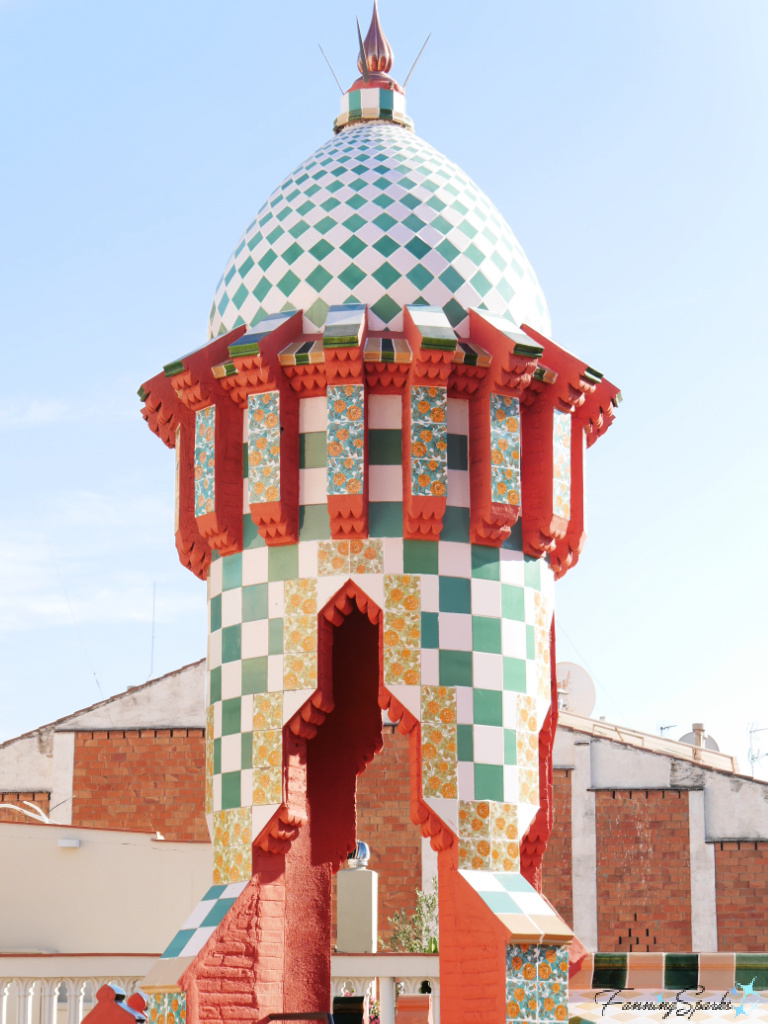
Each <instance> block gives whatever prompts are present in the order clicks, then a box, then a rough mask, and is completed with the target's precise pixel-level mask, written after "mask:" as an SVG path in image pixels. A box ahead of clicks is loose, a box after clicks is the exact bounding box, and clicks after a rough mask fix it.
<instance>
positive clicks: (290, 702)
mask: <svg viewBox="0 0 768 1024" xmlns="http://www.w3.org/2000/svg"><path fill="white" fill-rule="evenodd" d="M313 692H314V691H313V690H286V691H285V693H284V694H283V725H285V723H286V722H289V721H290V720H291V719H292V718H293V716H294V715H295V714H296V712H297V711H298V710H299V708H300V707H302V706H303V705H304V704H306V702H307V701H308V700H309V698H310V697H311V696H312V694H313Z"/></svg>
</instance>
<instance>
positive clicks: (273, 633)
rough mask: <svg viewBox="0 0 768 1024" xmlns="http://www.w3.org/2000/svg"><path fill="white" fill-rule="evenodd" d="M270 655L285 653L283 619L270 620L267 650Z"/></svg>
mask: <svg viewBox="0 0 768 1024" xmlns="http://www.w3.org/2000/svg"><path fill="white" fill-rule="evenodd" d="M267 650H268V652H269V653H270V654H282V653H283V620H282V619H270V620H269V646H268V648H267Z"/></svg>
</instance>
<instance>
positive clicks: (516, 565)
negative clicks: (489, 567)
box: [499, 548, 525, 587]
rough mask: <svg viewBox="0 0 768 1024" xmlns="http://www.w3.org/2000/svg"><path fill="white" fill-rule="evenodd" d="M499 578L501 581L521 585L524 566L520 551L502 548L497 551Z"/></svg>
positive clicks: (523, 576) (523, 579) (523, 580)
mask: <svg viewBox="0 0 768 1024" xmlns="http://www.w3.org/2000/svg"><path fill="white" fill-rule="evenodd" d="M499 555H500V561H499V579H500V580H501V582H502V583H512V584H513V585H514V586H516V587H522V586H523V585H524V583H525V566H524V562H523V553H522V551H510V550H509V549H508V548H502V549H501V550H500V552H499Z"/></svg>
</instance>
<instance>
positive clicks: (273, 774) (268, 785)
mask: <svg viewBox="0 0 768 1024" xmlns="http://www.w3.org/2000/svg"><path fill="white" fill-rule="evenodd" d="M282 775H283V770H282V767H280V768H254V771H253V803H254V805H255V806H256V807H263V806H264V805H265V804H280V803H282V802H283V789H282Z"/></svg>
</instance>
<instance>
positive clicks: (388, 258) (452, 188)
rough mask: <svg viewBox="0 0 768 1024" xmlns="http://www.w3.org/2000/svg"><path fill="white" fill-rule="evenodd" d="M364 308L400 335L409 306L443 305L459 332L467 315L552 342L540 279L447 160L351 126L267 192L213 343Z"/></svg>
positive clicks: (224, 280)
mask: <svg viewBox="0 0 768 1024" xmlns="http://www.w3.org/2000/svg"><path fill="white" fill-rule="evenodd" d="M355 302H358V303H367V304H368V306H369V307H370V308H371V311H372V314H373V317H372V319H371V326H372V327H374V329H381V328H383V327H385V326H389V327H390V328H391V329H392V330H400V329H401V327H402V309H403V307H404V306H405V305H407V304H415V303H418V304H423V305H431V306H439V307H440V308H441V309H442V310H443V311H444V313H445V315H446V316H447V317H448V319H449V321H450V323H451V324H452V325H453V326H454V327H457V328H458V329H459V331H460V332H465V326H466V323H467V314H466V310H467V309H468V308H469V307H478V308H480V309H487V310H490V311H493V312H496V313H507V314H509V315H510V316H511V317H512V319H513V320H514V321H515V322H516V323H523V322H525V323H528V324H530V325H531V326H532V327H535V328H536V329H537V330H540V331H541V332H542V333H543V334H546V335H548V334H549V332H550V324H549V314H548V312H547V307H546V303H545V300H544V296H543V294H542V292H541V288H540V287H539V284H538V281H537V279H536V275H535V274H534V271H533V269H532V267H531V265H530V263H529V262H528V259H527V257H526V256H525V253H524V252H523V250H522V248H521V247H520V245H519V243H518V241H517V239H516V238H515V237H514V235H513V234H512V232H511V230H510V229H509V226H508V225H507V224H506V222H505V221H504V219H503V218H502V216H501V215H500V214H499V212H498V210H496V208H495V207H494V206H493V204H492V203H491V202H490V201H489V200H488V199H487V198H486V196H485V195H483V193H482V192H481V191H480V190H479V189H478V188H477V186H476V185H475V184H474V183H473V182H472V181H471V180H470V179H469V178H468V177H467V176H466V175H465V174H464V173H463V172H462V171H461V170H460V169H459V168H458V167H457V166H456V165H455V164H453V163H452V162H451V161H449V160H448V159H446V158H445V157H444V156H442V155H441V154H440V153H438V152H437V151H436V150H434V149H433V148H432V147H431V146H429V145H428V144H427V143H426V142H424V141H423V140H421V139H419V138H418V137H417V136H415V135H413V134H412V133H411V132H409V131H407V130H404V129H400V128H398V127H397V126H393V125H381V124H369V125H360V126H355V127H350V128H347V129H345V130H344V131H342V132H341V133H340V134H339V135H336V136H334V137H333V138H331V139H329V140H328V141H327V142H326V143H324V144H323V145H322V146H321V147H320V148H319V149H318V150H317V151H316V152H315V153H313V154H312V155H311V156H310V157H309V158H308V159H307V160H305V161H304V162H303V163H302V164H301V165H300V166H299V167H297V168H296V170H295V171H294V172H293V173H292V174H290V175H289V176H288V177H287V178H286V179H285V180H284V181H283V182H282V184H281V185H280V186H279V187H278V188H277V189H276V190H275V192H273V193H272V195H271V196H270V197H269V199H268V200H267V201H266V203H265V204H264V205H263V206H262V208H261V209H260V210H259V213H258V214H257V216H256V217H255V218H254V220H253V221H252V222H251V224H249V225H248V227H247V228H246V230H245V233H244V234H243V236H242V238H241V239H240V241H239V242H238V244H237V246H236V247H235V251H234V253H233V254H232V256H231V258H230V260H229V261H228V263H227V265H226V267H225V269H224V273H223V275H222V277H221V280H220V281H219V284H218V285H217V288H216V294H215V297H214V300H213V304H212V306H211V313H210V320H209V328H208V330H209V336H210V337H215V336H217V335H219V334H221V333H222V332H224V331H228V330H231V329H232V328H234V327H236V326H238V325H240V324H258V323H259V321H260V320H262V319H263V318H264V317H265V316H266V315H267V314H270V313H277V312H280V311H282V310H287V309H302V310H303V311H304V315H305V319H306V325H307V330H308V331H311V330H316V329H317V328H318V327H320V326H321V325H322V324H323V323H324V321H325V316H326V313H327V311H328V308H329V307H330V306H332V305H335V304H341V303H355Z"/></svg>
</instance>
